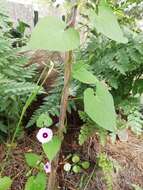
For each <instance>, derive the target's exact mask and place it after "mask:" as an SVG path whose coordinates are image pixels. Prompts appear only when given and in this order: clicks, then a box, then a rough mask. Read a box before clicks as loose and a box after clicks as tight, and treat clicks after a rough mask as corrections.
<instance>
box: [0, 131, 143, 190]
mask: <svg viewBox="0 0 143 190" xmlns="http://www.w3.org/2000/svg"><path fill="white" fill-rule="evenodd" d="M74 130H75V129H74V128H71V129H70V133H71V135H70V138H69V137H67V138H65V142H64V145H63V150H62V152H61V160H60V163H59V179H60V187H59V189H61V190H83V189H84V188H85V189H84V190H107V186H106V183H105V181H104V178H103V174H102V172H101V171H100V170H99V168H94V165H95V164H96V156H97V154H98V152H99V150H100V148H99V143H98V140H97V138H96V137H92V138H91V139H90V140H89V142H88V143H86V144H85V145H84V146H83V147H79V145H78V143H77V141H76V140H74V139H77V135H76V133H73V131H74ZM71 139H73V141H72V143H71ZM29 151H33V152H36V153H41V148H40V144H39V143H38V142H37V140H36V139H35V134H31V135H29V136H27V135H26V136H25V138H23V139H22V140H20V141H19V142H18V144H17V147H16V148H15V149H14V150H13V153H12V155H11V157H10V158H9V162H8V163H7V166H6V169H5V175H8V176H11V177H12V178H13V179H14V182H13V185H12V188H11V190H24V184H25V182H26V177H25V175H26V173H27V172H28V168H27V166H26V163H25V159H24V153H26V152H29ZM102 151H104V152H106V153H107V155H108V156H109V158H110V159H111V160H115V161H116V162H117V163H118V164H119V166H120V169H119V170H118V171H115V172H113V174H112V180H113V188H112V189H113V190H133V187H132V184H136V185H139V186H140V187H142V188H143V138H137V136H135V135H133V134H132V133H131V132H130V133H129V140H128V142H120V141H117V142H116V143H115V144H111V143H110V142H109V141H108V142H107V144H106V146H105V147H104V148H103V150H102ZM4 152H5V148H4V145H1V146H0V162H1V161H2V159H3V158H4ZM75 152H76V153H79V154H80V155H81V158H83V159H89V160H90V162H91V168H90V169H89V171H86V172H85V173H81V174H73V173H68V174H67V173H65V172H64V171H63V159H64V158H65V156H64V155H68V154H69V153H75ZM93 170H94V171H93ZM91 174H93V175H92V176H91ZM84 179H85V181H86V183H84ZM85 186H86V187H85Z"/></svg>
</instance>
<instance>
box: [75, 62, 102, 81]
mask: <svg viewBox="0 0 143 190" xmlns="http://www.w3.org/2000/svg"><path fill="white" fill-rule="evenodd" d="M72 76H73V78H74V79H77V80H79V81H80V82H83V83H86V84H96V82H98V80H97V78H96V77H95V76H94V75H93V74H92V73H91V72H90V71H88V70H87V69H86V65H83V64H82V63H77V64H75V65H74V66H73V70H72Z"/></svg>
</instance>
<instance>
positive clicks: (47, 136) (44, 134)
mask: <svg viewBox="0 0 143 190" xmlns="http://www.w3.org/2000/svg"><path fill="white" fill-rule="evenodd" d="M36 137H37V139H38V141H40V142H41V143H42V144H43V143H47V142H49V141H51V140H52V138H53V132H52V130H51V129H49V128H41V129H40V130H39V132H38V133H37V136H36Z"/></svg>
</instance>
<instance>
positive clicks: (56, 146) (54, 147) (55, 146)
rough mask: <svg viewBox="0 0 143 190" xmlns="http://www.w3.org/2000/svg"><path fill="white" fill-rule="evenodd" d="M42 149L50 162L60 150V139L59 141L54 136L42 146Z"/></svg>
mask: <svg viewBox="0 0 143 190" xmlns="http://www.w3.org/2000/svg"><path fill="white" fill-rule="evenodd" d="M42 147H43V150H44V152H45V154H46V155H47V157H48V159H49V160H50V161H52V160H53V159H54V157H55V156H56V154H57V153H58V151H59V150H60V147H61V139H59V138H58V137H57V136H54V137H53V139H52V140H51V141H50V142H48V143H44V144H42Z"/></svg>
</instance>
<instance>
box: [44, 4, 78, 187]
mask: <svg viewBox="0 0 143 190" xmlns="http://www.w3.org/2000/svg"><path fill="white" fill-rule="evenodd" d="M73 3H74V4H75V3H76V0H74V1H73ZM76 16H77V4H75V5H74V6H73V9H72V12H71V15H70V18H69V22H68V24H67V27H66V29H67V28H69V27H74V26H75V22H76ZM66 29H65V30H66ZM72 64H73V52H72V51H69V52H67V53H66V56H65V64H64V66H65V68H64V87H63V92H62V97H61V104H60V117H59V130H58V132H57V135H58V137H59V138H60V139H62V140H63V139H64V131H65V119H66V111H67V104H68V97H69V87H70V81H71V73H72ZM59 155H60V152H58V154H57V155H56V157H55V159H54V160H53V161H52V171H51V173H50V176H49V179H48V187H47V190H57V189H58V187H57V186H58V179H57V169H58V163H59Z"/></svg>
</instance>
